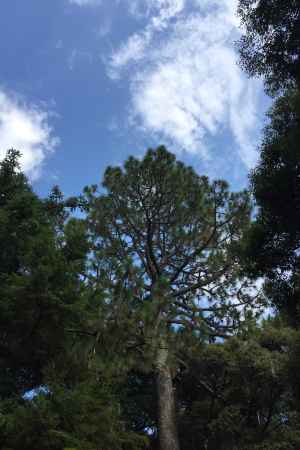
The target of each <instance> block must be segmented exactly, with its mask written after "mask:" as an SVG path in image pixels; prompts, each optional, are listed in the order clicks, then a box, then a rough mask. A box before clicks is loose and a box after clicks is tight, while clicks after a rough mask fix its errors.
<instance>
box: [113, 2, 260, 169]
mask: <svg viewBox="0 0 300 450" xmlns="http://www.w3.org/2000/svg"><path fill="white" fill-rule="evenodd" d="M131 5H133V6H131V10H132V11H131V12H132V13H135V14H136V16H137V17H138V15H139V14H142V13H143V20H145V17H148V22H147V25H146V26H145V27H144V28H143V29H142V30H140V31H139V32H135V33H134V34H132V35H131V36H129V38H128V40H127V41H126V42H124V43H122V44H121V45H120V47H119V48H118V49H117V50H116V51H115V52H113V54H112V55H111V58H110V61H109V64H108V75H109V76H110V77H111V78H112V79H120V78H122V77H123V78H124V77H128V79H129V82H130V86H131V120H132V121H133V123H135V124H136V125H138V126H139V127H141V128H142V129H143V130H144V131H146V132H147V133H152V134H154V135H155V136H157V138H158V139H163V140H164V142H166V143H172V144H173V148H176V149H177V150H179V151H180V150H186V151H187V152H190V153H192V154H198V153H200V154H201V155H202V157H206V158H207V159H209V157H210V148H209V147H208V145H207V141H208V140H209V139H211V138H212V137H220V136H221V135H222V133H223V134H224V133H225V132H228V131H229V132H230V133H231V135H232V138H233V139H234V142H235V147H236V151H238V152H239V156H240V158H241V160H242V161H243V163H244V164H245V165H246V166H247V167H250V166H252V165H253V164H254V163H255V161H256V157H257V155H256V149H255V146H254V145H253V141H254V135H255V133H256V129H255V126H256V122H257V102H258V97H259V93H260V89H261V88H260V85H259V84H258V83H257V82H256V81H253V80H248V79H247V78H246V77H245V76H244V74H243V73H242V72H241V70H240V69H239V67H238V66H237V64H236V61H237V55H236V53H235V50H234V46H233V42H234V41H235V40H236V39H237V38H238V33H239V31H238V25H239V24H238V19H237V17H236V13H235V11H236V6H237V0H191V1H190V2H189V6H187V2H185V0H148V1H145V0H144V1H143V2H142V0H135V2H133V3H131ZM142 6H144V8H143V7H142Z"/></svg>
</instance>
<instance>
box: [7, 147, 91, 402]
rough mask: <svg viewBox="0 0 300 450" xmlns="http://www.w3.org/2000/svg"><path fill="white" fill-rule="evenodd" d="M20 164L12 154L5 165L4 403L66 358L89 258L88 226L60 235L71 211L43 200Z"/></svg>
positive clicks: (74, 225) (66, 231)
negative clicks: (60, 225) (82, 271)
mask: <svg viewBox="0 0 300 450" xmlns="http://www.w3.org/2000/svg"><path fill="white" fill-rule="evenodd" d="M18 159H19V153H18V152H16V151H14V150H11V151H9V152H8V154H7V156H6V158H5V159H4V160H3V161H2V162H1V163H0V239H1V251H0V361H1V362H0V380H1V388H0V397H9V396H12V395H15V394H20V395H22V394H23V393H24V392H26V391H27V390H29V389H32V388H34V387H37V386H39V385H40V384H41V383H42V381H43V369H44V368H45V367H46V366H47V365H48V364H49V361H51V359H52V358H55V356H56V355H57V353H59V352H63V351H64V347H65V343H66V341H67V340H68V333H67V332H66V329H67V327H68V326H71V324H72V323H73V321H74V320H78V319H79V311H80V301H81V295H82V281H81V279H80V272H79V269H80V268H81V269H82V268H83V265H84V261H85V253H86V251H87V245H86V239H85V236H84V230H83V222H82V223H80V221H79V222H77V223H76V224H75V223H74V222H73V224H72V222H70V224H69V225H68V226H67V228H66V229H65V233H64V234H63V233H61V232H60V233H58V232H57V230H56V227H57V224H58V222H61V220H62V216H65V212H64V210H65V208H64V206H63V205H62V204H61V205H59V204H58V201H57V198H56V200H54V197H55V195H56V196H57V192H56V194H55V193H53V195H52V197H51V198H50V199H49V200H47V201H46V202H44V201H42V200H40V199H39V198H38V196H37V195H36V194H35V193H34V192H33V191H32V189H31V187H30V185H29V183H28V180H27V179H26V177H25V176H24V174H23V173H22V172H21V171H20V168H19V164H18ZM54 194H55V195H54ZM72 228H73V229H72ZM75 229H76V232H75ZM75 235H76V236H75ZM74 240H76V242H77V248H76V252H74V251H73V249H72V246H73V247H74V245H73V244H72V242H73V241H74Z"/></svg>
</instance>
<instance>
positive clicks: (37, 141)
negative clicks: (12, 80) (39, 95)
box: [0, 89, 59, 179]
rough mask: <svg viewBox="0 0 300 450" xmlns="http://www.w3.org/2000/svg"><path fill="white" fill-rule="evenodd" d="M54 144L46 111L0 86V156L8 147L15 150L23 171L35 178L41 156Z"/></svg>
mask: <svg viewBox="0 0 300 450" xmlns="http://www.w3.org/2000/svg"><path fill="white" fill-rule="evenodd" d="M58 143H59V139H58V138H57V137H55V136H54V133H53V130H52V128H51V126H50V125H49V113H48V112H47V111H45V110H43V109H41V108H40V107H38V106H36V105H33V104H26V103H25V102H24V101H23V100H21V99H20V98H18V97H17V96H16V95H13V94H11V93H10V94H8V93H7V92H5V91H4V90H2V89H0V159H3V158H4V156H5V154H6V151H7V150H8V149H10V148H15V149H17V150H19V151H20V152H21V153H22V158H21V165H22V168H23V170H24V171H25V172H26V173H27V174H28V175H29V176H30V177H31V178H32V179H35V178H37V177H38V176H39V174H40V169H41V165H42V163H43V161H44V159H45V158H46V156H47V155H48V154H49V153H50V152H52V151H53V150H54V149H55V148H56V146H57V144H58Z"/></svg>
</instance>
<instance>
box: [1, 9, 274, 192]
mask: <svg viewBox="0 0 300 450" xmlns="http://www.w3.org/2000/svg"><path fill="white" fill-rule="evenodd" d="M236 7H237V0H51V1H47V0H43V1H42V0H26V1H20V0H1V14H0V55H1V65H0V159H1V158H3V157H4V155H5V153H6V150H7V149H9V148H17V149H18V150H20V151H21V152H22V167H23V169H24V171H25V172H26V174H27V175H28V176H29V178H30V180H31V181H32V183H33V186H34V189H35V190H36V191H37V192H38V193H39V194H40V195H43V196H44V195H47V193H48V192H49V190H50V189H51V187H52V186H53V185H56V184H58V185H59V186H60V188H61V189H62V191H63V192H64V193H65V195H66V196H69V195H76V194H79V193H80V192H81V191H82V189H83V187H84V186H86V185H90V184H94V183H98V182H100V181H101V179H102V175H103V172H104V170H105V168H106V167H107V166H108V165H120V164H122V163H123V161H124V160H125V159H126V158H127V157H128V156H129V155H134V156H136V157H142V156H143V154H144V153H145V151H146V150H147V149H148V148H150V147H152V148H155V147H157V146H158V145H165V146H166V147H167V148H168V149H169V150H170V151H172V152H173V153H176V154H177V155H178V158H179V159H181V160H183V161H184V162H186V163H187V164H191V165H193V166H194V167H195V169H196V170H197V172H198V173H200V174H205V175H208V176H210V177H211V178H214V179H215V178H223V179H226V180H227V181H228V182H229V183H230V184H231V187H232V189H235V190H236V189H241V188H244V187H245V186H247V183H248V173H249V170H250V169H251V168H253V167H254V166H255V163H256V162H257V158H258V146H259V140H260V137H261V132H262V128H263V125H264V123H265V120H266V119H265V111H266V109H267V107H268V105H269V99H268V98H267V97H266V96H265V95H264V92H263V87H262V83H261V81H260V80H257V79H249V78H248V77H247V76H246V75H245V74H244V73H243V72H242V71H241V69H240V68H239V66H238V64H237V61H238V55H237V51H236V47H235V44H234V43H235V42H236V41H237V40H238V38H239V36H240V33H241V28H240V24H239V20H238V18H237V16H236Z"/></svg>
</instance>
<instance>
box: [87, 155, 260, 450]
mask: <svg viewBox="0 0 300 450" xmlns="http://www.w3.org/2000/svg"><path fill="white" fill-rule="evenodd" d="M103 186H104V187H105V189H106V193H104V194H100V195H98V194H97V187H96V186H93V187H92V188H89V189H86V191H85V194H86V197H87V205H88V219H87V220H88V227H89V233H90V239H91V241H92V246H93V256H92V257H91V262H92V275H91V279H90V282H91V285H92V286H93V288H94V292H95V298H97V292H100V293H101V296H100V297H99V301H100V304H101V305H104V307H105V308H107V314H106V316H104V320H102V324H104V325H105V327H104V328H103V327H102V329H101V328H100V329H99V338H98V341H99V339H100V336H101V333H106V334H107V335H108V338H109V339H111V341H110V342H111V346H112V343H113V342H114V343H115V348H120V349H122V350H121V352H122V351H123V352H124V353H125V355H124V356H125V358H128V360H130V355H131V353H130V350H131V351H132V350H133V349H135V350H137V352H136V355H138V356H139V358H137V359H140V360H141V358H144V360H148V362H149V363H150V366H151V367H152V368H154V369H155V371H156V374H157V393H158V405H159V419H158V422H159V436H160V447H161V449H164V450H168V449H170V450H171V449H172V450H176V449H178V448H179V442H178V437H177V430H176V424H175V400H174V386H173V382H172V379H173V374H172V361H173V362H174V358H175V349H176V340H177V336H178V329H183V330H189V332H190V333H196V334H197V335H198V336H199V337H202V339H204V340H205V339H206V340H211V341H213V340H215V339H216V338H223V337H224V336H226V335H228V334H231V333H233V332H234V330H235V329H236V328H237V327H238V326H240V324H241V321H242V312H241V311H242V308H244V310H245V309H247V307H248V306H250V304H251V302H252V298H251V295H250V294H249V289H248V288H249V286H248V283H247V281H246V280H242V279H241V277H240V276H239V275H240V274H239V264H238V258H237V253H236V250H237V243H238V241H239V239H240V238H241V236H242V234H243V231H244V229H245V227H247V226H248V223H249V214H250V205H249V198H248V195H247V193H246V192H241V193H229V192H228V188H227V184H226V183H225V182H223V181H215V182H213V183H211V184H210V183H209V181H208V179H207V178H206V177H200V176H198V175H197V174H196V173H195V172H194V171H193V169H192V168H190V167H186V166H184V164H182V163H181V162H178V161H176V159H175V157H174V156H173V155H172V154H171V153H169V152H167V151H166V150H165V148H164V147H159V148H158V149H157V150H149V151H148V152H147V154H146V156H145V157H144V158H143V159H142V160H141V161H139V160H137V159H135V158H133V157H131V158H129V159H128V160H127V162H126V163H125V165H124V169H121V168H119V167H117V168H108V169H107V170H106V173H105V176H104V182H103ZM102 312H103V308H102ZM114 339H115V341H114ZM100 342H101V339H100ZM95 345H99V344H95ZM95 351H96V348H95ZM119 355H120V352H119ZM118 364H120V360H118Z"/></svg>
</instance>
